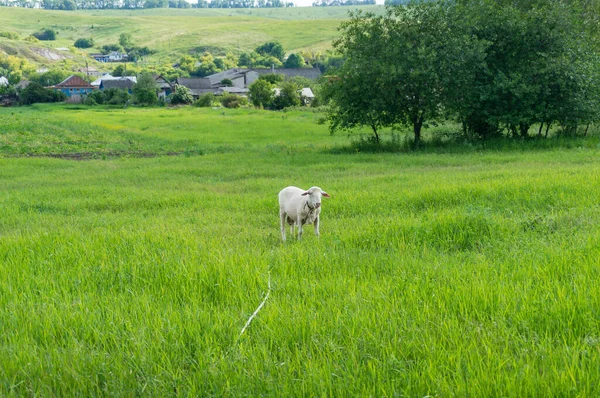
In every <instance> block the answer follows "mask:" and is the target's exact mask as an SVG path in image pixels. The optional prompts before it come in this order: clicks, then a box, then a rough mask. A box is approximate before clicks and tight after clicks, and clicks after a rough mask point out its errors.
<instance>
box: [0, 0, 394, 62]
mask: <svg viewBox="0 0 600 398" xmlns="http://www.w3.org/2000/svg"><path fill="white" fill-rule="evenodd" d="M361 8H362V9H366V10H371V11H375V12H381V11H382V10H383V7H382V6H367V7H361ZM353 9H356V7H326V8H322V7H315V8H312V7H299V8H296V9H261V10H246V9H240V10H212V9H207V10H203V9H189V10H177V9H160V10H159V9H154V10H139V11H124V10H106V11H103V10H92V11H76V12H72V11H46V10H32V9H23V8H13V7H0V27H1V28H0V30H2V31H12V32H16V33H18V34H19V35H21V36H22V37H21V39H23V38H24V37H26V36H29V35H30V34H32V33H34V32H36V31H39V30H41V29H44V28H53V29H55V30H57V31H58V32H59V34H58V37H57V40H56V41H52V42H41V43H36V44H32V43H29V42H25V41H23V40H8V39H6V38H2V37H0V51H2V50H4V51H5V52H6V53H9V54H21V55H22V56H24V57H27V58H29V59H33V60H35V61H36V62H39V63H44V62H45V63H51V62H49V61H47V60H46V61H45V60H44V59H43V58H41V57H39V56H37V55H36V54H35V53H32V51H31V48H32V47H34V48H35V47H42V48H50V49H52V48H58V47H69V46H72V45H73V43H74V42H75V40H77V39H79V38H87V37H93V38H94V40H95V41H96V45H97V47H98V48H99V47H100V46H102V45H104V44H114V43H118V39H119V35H120V34H121V33H124V32H127V33H131V35H132V36H133V39H134V42H135V43H136V44H137V45H139V46H148V47H150V48H151V49H154V50H156V51H158V53H157V54H156V55H154V56H152V57H150V58H149V59H148V60H147V62H155V61H157V60H161V59H178V58H179V57H180V56H181V55H183V54H187V53H190V52H197V51H203V50H204V49H208V50H211V51H212V52H213V53H214V54H217V55H221V54H225V53H226V52H228V51H231V52H233V53H234V54H236V55H237V54H239V53H240V52H243V51H250V50H253V49H254V48H256V47H257V46H258V45H260V44H262V43H265V42H267V41H272V40H276V41H279V42H280V43H281V44H282V45H283V47H284V49H285V50H286V51H287V52H288V53H291V52H295V51H298V50H302V49H311V50H318V51H323V50H326V49H329V48H330V47H331V42H332V40H333V39H334V38H335V37H337V35H338V33H337V27H338V26H339V24H340V22H341V21H342V20H344V19H346V18H347V17H348V12H349V11H350V10H353ZM86 51H89V52H91V51H94V50H93V49H89V50H86ZM77 53H79V51H78V50H77ZM59 54H61V53H59ZM62 55H68V56H71V57H75V60H76V61H77V62H81V61H80V60H78V58H77V55H76V54H69V53H67V54H64V53H63V54H62Z"/></svg>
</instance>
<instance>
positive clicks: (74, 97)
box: [48, 75, 94, 102]
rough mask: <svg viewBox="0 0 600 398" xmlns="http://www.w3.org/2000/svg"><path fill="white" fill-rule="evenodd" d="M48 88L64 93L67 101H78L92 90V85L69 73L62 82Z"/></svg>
mask: <svg viewBox="0 0 600 398" xmlns="http://www.w3.org/2000/svg"><path fill="white" fill-rule="evenodd" d="M48 88H51V89H54V90H57V91H62V92H63V93H65V94H66V95H67V101H68V102H79V101H81V100H82V99H83V98H84V97H85V96H86V95H87V94H89V93H91V92H92V91H93V90H94V86H92V85H91V84H90V83H88V82H86V81H85V80H83V79H82V78H81V77H79V76H77V75H71V76H69V77H67V78H66V79H65V80H63V81H62V82H60V83H58V84H56V85H54V86H50V87H48Z"/></svg>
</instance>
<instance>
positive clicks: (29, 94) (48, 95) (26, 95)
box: [20, 82, 67, 105]
mask: <svg viewBox="0 0 600 398" xmlns="http://www.w3.org/2000/svg"><path fill="white" fill-rule="evenodd" d="M20 98H21V102H22V103H23V104H25V105H31V104H35V103H38V102H61V101H64V100H66V99H67V96H66V95H65V93H63V92H61V91H54V90H49V89H46V88H44V87H42V86H41V85H40V84H39V83H35V82H31V83H30V84H29V86H27V88H25V89H24V90H23V91H21V94H20Z"/></svg>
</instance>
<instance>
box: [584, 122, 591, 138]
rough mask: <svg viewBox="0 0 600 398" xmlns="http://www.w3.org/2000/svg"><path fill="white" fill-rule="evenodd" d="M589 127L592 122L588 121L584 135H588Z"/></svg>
mask: <svg viewBox="0 0 600 398" xmlns="http://www.w3.org/2000/svg"><path fill="white" fill-rule="evenodd" d="M589 128H590V124H589V123H588V124H587V126H585V131H584V132H583V136H584V137H587V132H588V129H589Z"/></svg>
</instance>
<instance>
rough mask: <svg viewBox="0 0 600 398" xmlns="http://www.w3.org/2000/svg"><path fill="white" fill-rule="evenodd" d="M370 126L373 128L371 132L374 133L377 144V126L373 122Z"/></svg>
mask: <svg viewBox="0 0 600 398" xmlns="http://www.w3.org/2000/svg"><path fill="white" fill-rule="evenodd" d="M371 128H372V129H373V134H375V143H377V144H379V134H377V126H376V125H375V124H374V123H371Z"/></svg>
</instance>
